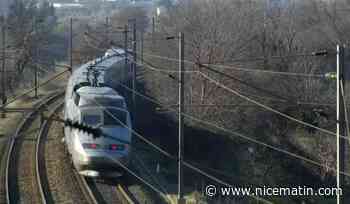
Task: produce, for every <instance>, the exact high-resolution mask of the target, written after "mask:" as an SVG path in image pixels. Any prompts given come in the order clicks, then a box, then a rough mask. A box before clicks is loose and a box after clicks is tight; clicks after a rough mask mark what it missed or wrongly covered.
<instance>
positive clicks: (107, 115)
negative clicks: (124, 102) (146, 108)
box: [103, 108, 127, 126]
mask: <svg viewBox="0 0 350 204" xmlns="http://www.w3.org/2000/svg"><path fill="white" fill-rule="evenodd" d="M126 120H127V112H125V111H122V110H117V109H110V108H109V109H107V110H105V111H104V112H103V122H104V125H111V126H112V125H113V126H125V125H127V123H126Z"/></svg>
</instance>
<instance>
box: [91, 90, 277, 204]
mask: <svg viewBox="0 0 350 204" xmlns="http://www.w3.org/2000/svg"><path fill="white" fill-rule="evenodd" d="M135 92H136V91H135ZM92 100H93V101H94V103H95V104H97V105H98V106H99V107H101V108H103V109H104V111H105V112H106V113H107V114H108V115H110V116H111V117H112V118H113V119H114V120H115V121H116V122H118V123H119V124H121V125H122V126H123V127H125V128H127V129H128V130H129V131H131V132H132V133H133V134H134V135H136V136H137V137H138V138H140V139H141V140H143V141H148V142H146V143H147V144H148V145H150V146H152V147H153V148H155V149H157V150H158V151H159V152H160V153H162V154H163V155H165V156H167V157H168V158H170V159H172V160H177V158H176V157H175V156H173V155H171V154H170V153H169V152H167V151H165V150H163V149H162V148H161V147H158V146H157V145H156V144H153V143H152V142H150V141H149V140H147V139H146V138H145V137H144V136H143V135H141V134H140V133H138V132H137V131H135V130H134V129H132V128H130V127H129V126H127V125H126V124H124V123H123V122H122V121H121V120H119V119H118V118H117V117H115V115H113V114H112V113H111V112H110V111H109V110H108V109H106V108H105V107H104V106H102V105H101V104H100V103H99V102H98V101H96V100H95V99H92ZM113 160H114V161H116V160H115V159H113ZM118 164H119V165H122V166H121V167H122V168H124V169H125V170H127V171H128V172H129V173H130V174H132V175H133V176H135V177H136V178H138V179H139V180H141V179H142V178H141V177H139V176H137V175H136V174H135V173H133V172H132V171H130V170H129V169H128V168H127V167H126V166H125V165H123V164H121V162H119V161H118ZM183 164H184V165H186V166H187V167H189V168H191V169H193V170H195V171H197V172H198V173H201V174H202V175H204V176H206V177H208V178H210V179H212V180H214V181H216V182H218V183H220V184H223V185H227V186H229V187H232V185H230V184H228V183H226V182H224V181H222V180H220V179H218V178H216V177H215V176H212V175H209V174H207V173H205V172H204V171H201V170H200V169H198V168H196V167H194V166H193V165H191V164H190V163H188V162H186V161H184V162H183ZM141 181H142V182H147V181H145V180H144V179H142V180H141ZM145 184H146V185H148V186H149V187H151V188H152V189H153V190H154V191H156V192H157V193H159V194H161V195H162V192H161V191H160V190H158V189H157V188H155V187H154V186H153V185H151V184H149V183H148V182H147V183H145ZM248 196H250V197H252V198H255V199H257V200H260V201H263V202H265V203H269V204H271V202H270V201H268V200H265V199H263V198H259V197H257V196H254V195H248Z"/></svg>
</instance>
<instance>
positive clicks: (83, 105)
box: [64, 49, 132, 177]
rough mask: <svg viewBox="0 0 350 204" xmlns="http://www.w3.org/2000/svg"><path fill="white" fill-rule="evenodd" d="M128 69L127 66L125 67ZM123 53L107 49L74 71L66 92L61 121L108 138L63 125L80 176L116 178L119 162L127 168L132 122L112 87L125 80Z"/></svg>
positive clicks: (124, 103) (125, 71)
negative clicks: (100, 133) (94, 131)
mask: <svg viewBox="0 0 350 204" xmlns="http://www.w3.org/2000/svg"><path fill="white" fill-rule="evenodd" d="M127 67H129V66H127ZM129 76H130V73H129V71H128V70H127V69H126V68H125V52H124V50H121V49H113V50H108V51H107V52H106V54H105V56H104V57H101V58H97V59H96V60H94V61H91V62H88V63H87V64H84V65H82V66H81V67H80V68H78V69H76V70H75V71H74V72H73V74H72V76H71V77H70V79H69V81H68V85H67V89H66V96H65V108H64V118H65V120H70V121H73V122H78V123H81V124H86V125H89V126H91V127H96V128H100V130H101V131H102V132H103V135H107V136H108V137H104V136H101V137H98V138H95V137H93V136H92V135H89V134H87V133H84V132H83V131H79V130H77V129H74V128H71V127H68V126H66V127H65V128H64V132H65V138H64V141H65V143H66V145H67V147H68V148H67V149H68V152H69V154H70V155H71V157H72V161H73V164H74V167H75V168H76V169H77V171H78V172H79V174H82V175H84V176H89V177H117V176H121V175H122V174H123V170H122V168H121V167H120V165H118V162H120V163H122V164H123V165H128V161H129V154H130V151H131V146H130V144H131V139H132V133H131V128H132V127H131V119H130V113H129V111H128V109H127V105H126V102H125V99H124V97H123V96H121V95H120V94H119V93H118V92H116V91H115V90H114V89H113V88H111V87H115V86H116V83H115V82H117V83H123V82H125V81H127V79H128V77H129Z"/></svg>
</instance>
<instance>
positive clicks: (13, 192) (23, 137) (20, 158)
mask: <svg viewBox="0 0 350 204" xmlns="http://www.w3.org/2000/svg"><path fill="white" fill-rule="evenodd" d="M63 94H64V92H59V93H56V94H54V95H52V96H50V97H48V98H46V99H43V100H42V101H41V102H40V103H39V104H38V105H36V106H35V108H34V109H33V111H31V112H30V113H28V114H27V115H26V116H25V117H24V119H23V120H22V122H21V123H20V124H19V126H18V128H17V129H16V132H15V134H14V135H13V136H12V137H11V138H10V140H9V145H8V151H7V160H6V170H5V189H6V202H7V203H9V204H10V203H24V202H25V203H45V202H46V201H45V197H42V196H41V194H40V188H41V187H40V186H41V183H38V181H39V179H38V178H37V177H38V176H39V175H37V171H36V165H35V164H36V161H35V160H36V143H37V140H36V138H37V134H36V132H37V130H36V129H35V128H37V127H35V124H38V123H39V122H40V121H39V119H38V118H37V117H36V116H37V115H38V112H39V111H40V110H42V109H43V108H45V106H47V105H49V104H52V103H54V102H55V101H56V100H57V99H59V98H60V97H62V96H63ZM39 124H40V123H39Z"/></svg>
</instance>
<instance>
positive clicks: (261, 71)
mask: <svg viewBox="0 0 350 204" xmlns="http://www.w3.org/2000/svg"><path fill="white" fill-rule="evenodd" d="M143 54H144V55H145V56H149V57H153V58H159V59H164V60H168V61H174V62H177V61H178V59H175V58H171V57H165V56H160V55H154V54H149V53H143ZM184 62H185V63H187V64H192V65H198V63H196V62H194V61H190V60H184ZM203 65H207V66H213V67H217V68H224V69H232V70H236V71H242V72H252V73H262V74H275V75H281V76H295V77H315V78H324V77H325V74H306V73H294V72H279V71H272V70H261V69H247V68H239V67H233V66H230V65H221V64H205V63H203Z"/></svg>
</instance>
